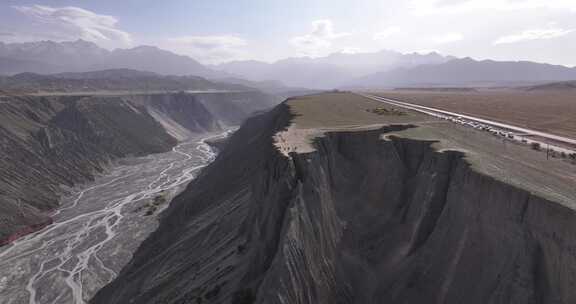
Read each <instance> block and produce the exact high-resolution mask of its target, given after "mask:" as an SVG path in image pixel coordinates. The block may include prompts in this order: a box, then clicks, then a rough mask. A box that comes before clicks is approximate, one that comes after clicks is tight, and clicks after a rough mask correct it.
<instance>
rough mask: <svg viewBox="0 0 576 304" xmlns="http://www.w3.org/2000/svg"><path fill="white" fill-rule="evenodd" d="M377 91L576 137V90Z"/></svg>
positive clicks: (414, 101) (382, 94) (381, 94)
mask: <svg viewBox="0 0 576 304" xmlns="http://www.w3.org/2000/svg"><path fill="white" fill-rule="evenodd" d="M377 95H380V96H383V97H388V98H396V99H399V100H402V101H405V102H409V103H414V104H420V105H424V106H430V107H436V108H440V109H444V110H447V111H454V112H458V113H463V114H470V115H473V116H477V117H483V118H487V119H492V120H497V121H501V122H507V123H511V124H515V125H518V126H522V127H528V128H530V129H534V130H539V131H544V132H549V133H552V134H557V135H562V136H567V137H571V138H576V91H571V92H520V91H478V92H474V91H472V92H434V91H383V92H379V93H377Z"/></svg>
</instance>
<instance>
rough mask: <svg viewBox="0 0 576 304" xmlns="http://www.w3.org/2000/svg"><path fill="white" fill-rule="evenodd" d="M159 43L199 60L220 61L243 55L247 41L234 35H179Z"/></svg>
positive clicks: (235, 58)
mask: <svg viewBox="0 0 576 304" xmlns="http://www.w3.org/2000/svg"><path fill="white" fill-rule="evenodd" d="M159 45H160V46H161V47H163V48H167V49H169V50H172V51H174V52H177V53H181V54H186V55H189V56H191V57H193V58H196V59H198V60H200V61H201V62H205V63H220V62H225V61H230V60H238V59H241V58H242V57H244V56H245V49H244V48H245V47H246V46H247V45H248V42H247V41H246V40H244V39H242V38H240V37H238V36H235V35H215V36H181V37H173V38H168V39H166V40H165V41H163V42H161V43H159Z"/></svg>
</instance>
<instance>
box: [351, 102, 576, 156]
mask: <svg viewBox="0 0 576 304" xmlns="http://www.w3.org/2000/svg"><path fill="white" fill-rule="evenodd" d="M357 94H358V95H361V96H364V97H366V98H370V99H372V100H376V101H380V102H385V103H388V104H391V105H395V106H398V107H402V108H406V109H410V110H414V111H418V112H421V113H425V114H430V115H434V114H444V115H449V116H454V117H462V118H464V119H466V120H470V121H475V122H478V123H482V124H486V125H490V126H495V127H499V128H503V129H508V130H512V131H516V132H521V133H523V136H527V135H533V136H539V137H542V138H547V139H551V140H555V141H558V142H562V143H566V144H570V145H576V139H572V138H568V137H563V136H558V135H554V134H550V133H545V132H541V131H536V130H531V129H526V128H522V127H518V126H513V125H509V124H505V123H501V122H497V121H492V120H488V119H483V118H478V117H474V116H470V115H464V114H460V113H455V112H449V111H444V110H440V109H437V108H431V107H425V106H420V105H415V104H411V103H407V102H403V101H400V100H396V99H391V98H385V97H380V96H376V95H372V94H365V93H357Z"/></svg>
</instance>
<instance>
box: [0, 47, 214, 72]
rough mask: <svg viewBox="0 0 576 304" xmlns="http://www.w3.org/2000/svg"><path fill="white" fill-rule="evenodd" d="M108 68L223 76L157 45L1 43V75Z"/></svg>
mask: <svg viewBox="0 0 576 304" xmlns="http://www.w3.org/2000/svg"><path fill="white" fill-rule="evenodd" d="M106 69H133V70H141V71H150V72H155V73H159V74H165V75H195V76H200V77H208V78H215V77H223V76H224V75H222V73H218V72H215V71H213V70H211V69H209V68H207V67H205V66H204V65H202V64H201V63H199V62H198V61H196V60H194V59H192V58H190V57H188V56H182V55H177V54H174V53H172V52H169V51H165V50H162V49H159V48H157V47H153V46H139V47H135V48H131V49H115V50H112V51H109V50H107V49H104V48H101V47H99V46H98V45H96V44H95V43H92V42H88V41H84V40H77V41H70V42H54V41H39V42H26V43H11V44H6V43H2V42H0V74H4V75H6V74H18V73H23V72H34V73H42V74H53V73H62V72H87V71H97V70H106Z"/></svg>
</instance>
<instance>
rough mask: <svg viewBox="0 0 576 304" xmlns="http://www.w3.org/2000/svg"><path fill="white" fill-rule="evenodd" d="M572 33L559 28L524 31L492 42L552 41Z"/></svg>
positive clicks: (495, 43) (571, 30)
mask: <svg viewBox="0 0 576 304" xmlns="http://www.w3.org/2000/svg"><path fill="white" fill-rule="evenodd" d="M574 31H575V30H573V29H570V30H565V29H559V28H550V29H535V30H526V31H523V32H521V33H518V34H513V35H508V36H503V37H500V38H498V39H497V40H496V41H494V45H499V44H510V43H518V42H524V41H532V40H545V39H554V38H559V37H562V36H566V35H568V34H570V33H572V32H574Z"/></svg>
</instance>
